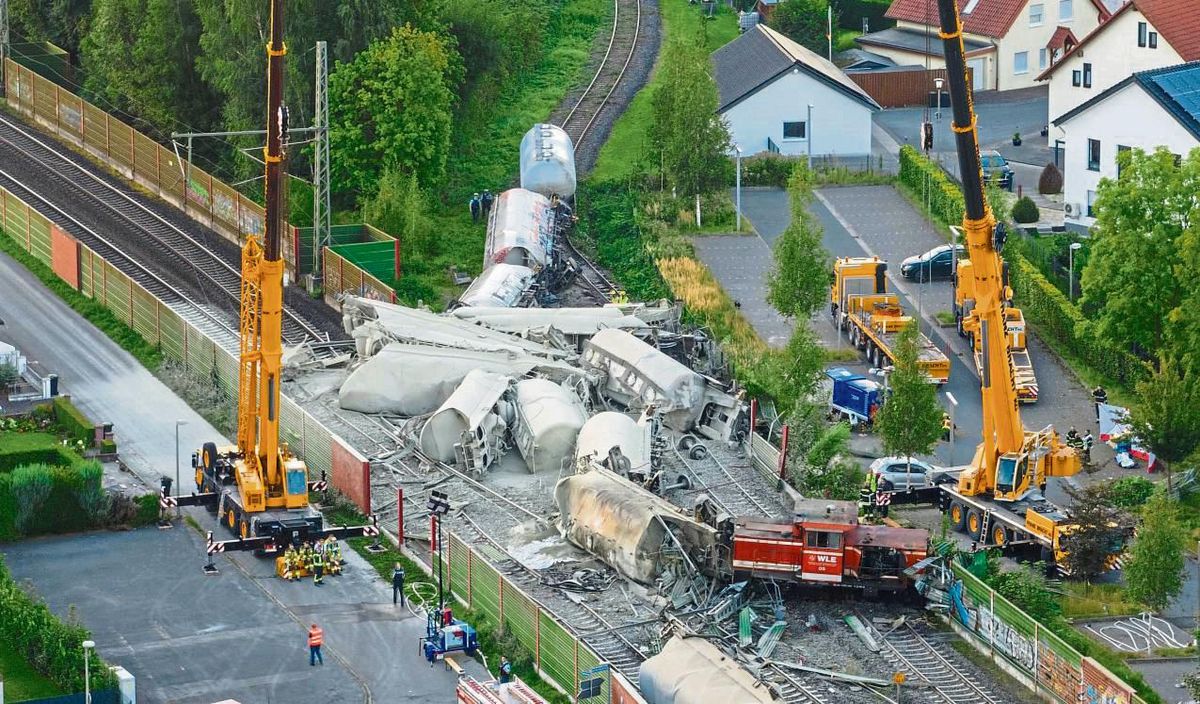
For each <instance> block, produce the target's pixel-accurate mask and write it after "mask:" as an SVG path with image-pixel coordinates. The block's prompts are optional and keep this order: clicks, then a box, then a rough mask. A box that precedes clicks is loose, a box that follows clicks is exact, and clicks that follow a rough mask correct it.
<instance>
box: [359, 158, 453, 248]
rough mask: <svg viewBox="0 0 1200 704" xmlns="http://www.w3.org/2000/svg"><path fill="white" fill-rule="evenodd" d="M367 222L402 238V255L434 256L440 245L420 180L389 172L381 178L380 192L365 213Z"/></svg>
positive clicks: (363, 211)
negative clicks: (436, 245) (429, 216)
mask: <svg viewBox="0 0 1200 704" xmlns="http://www.w3.org/2000/svg"><path fill="white" fill-rule="evenodd" d="M362 217H363V222H368V223H370V224H372V225H374V226H375V227H378V228H380V229H382V230H383V231H384V232H387V233H388V234H390V235H392V236H394V237H397V238H399V240H400V246H401V248H402V252H407V253H410V254H415V253H419V254H422V255H425V256H427V257H428V256H430V255H432V254H433V253H434V252H433V250H434V245H435V244H436V242H435V240H434V238H433V237H432V233H433V228H432V227H431V226H430V224H429V221H428V219H427V218H426V215H425V195H424V194H423V193H422V192H421V187H420V185H419V184H417V177H416V176H414V175H412V174H403V173H400V172H399V171H391V170H389V171H386V172H384V174H383V177H382V178H381V179H379V192H378V193H376V194H375V196H374V197H373V198H371V199H370V200H368V201H367V202H366V204H365V205H364V206H363V210H362Z"/></svg>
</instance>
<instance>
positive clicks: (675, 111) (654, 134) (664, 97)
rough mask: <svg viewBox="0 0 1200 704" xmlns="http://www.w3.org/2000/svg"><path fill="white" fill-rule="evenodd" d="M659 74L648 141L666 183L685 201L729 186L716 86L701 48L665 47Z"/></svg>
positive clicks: (691, 44) (693, 44)
mask: <svg viewBox="0 0 1200 704" xmlns="http://www.w3.org/2000/svg"><path fill="white" fill-rule="evenodd" d="M658 70H659V71H660V72H661V74H662V80H661V83H660V84H659V88H658V90H657V91H656V92H655V93H654V98H653V101H652V104H651V117H652V122H651V125H650V139H651V140H652V142H653V144H654V147H655V150H656V151H658V152H659V154H660V155H661V160H662V165H663V169H664V171H665V176H666V180H667V182H668V183H669V184H670V185H671V187H672V188H673V189H674V190H675V192H676V193H678V194H679V195H681V196H687V197H691V196H694V195H699V194H704V193H708V192H710V191H713V190H715V189H717V188H721V187H723V186H728V185H729V183H730V171H731V165H730V160H729V152H730V142H729V132H728V131H727V130H726V129H725V123H724V122H723V121H722V119H721V116H720V115H718V114H717V105H718V100H717V84H716V82H715V81H714V80H713V77H712V64H711V63H710V61H709V56H708V52H707V51H706V50H705V48H704V44H703V43H701V42H700V41H699V40H698V39H697V38H693V39H691V40H683V41H678V42H674V43H671V44H669V45H668V46H667V47H666V49H665V50H664V51H663V53H662V56H661V57H660V59H659V68H658Z"/></svg>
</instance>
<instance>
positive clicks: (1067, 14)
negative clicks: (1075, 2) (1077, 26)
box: [1058, 0, 1075, 22]
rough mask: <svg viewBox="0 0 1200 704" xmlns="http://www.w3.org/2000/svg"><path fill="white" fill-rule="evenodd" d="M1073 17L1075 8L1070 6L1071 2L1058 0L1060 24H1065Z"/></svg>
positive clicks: (1069, 0)
mask: <svg viewBox="0 0 1200 704" xmlns="http://www.w3.org/2000/svg"><path fill="white" fill-rule="evenodd" d="M1074 16H1075V8H1074V7H1073V6H1072V4H1071V0H1058V19H1059V21H1060V22H1066V21H1067V20H1069V19H1071V18H1072V17H1074Z"/></svg>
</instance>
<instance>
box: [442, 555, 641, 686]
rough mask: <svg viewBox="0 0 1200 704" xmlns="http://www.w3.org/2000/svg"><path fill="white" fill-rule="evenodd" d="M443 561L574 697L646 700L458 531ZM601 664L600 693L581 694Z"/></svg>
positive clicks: (470, 598)
mask: <svg viewBox="0 0 1200 704" xmlns="http://www.w3.org/2000/svg"><path fill="white" fill-rule="evenodd" d="M435 559H438V558H437V557H435ZM442 564H443V566H444V569H445V574H444V577H445V580H446V588H447V590H448V591H450V592H451V593H452V594H453V595H454V596H455V597H456V598H457V599H458V600H459V601H460V602H462V603H463V604H466V605H467V606H468V607H470V608H471V609H473V610H475V611H477V612H479V613H480V614H482V615H483V616H484V617H485V618H487V619H488V620H489V621H491V622H492V623H494V624H496V625H498V626H500V627H502V628H503V629H504V631H505V632H506V633H510V634H511V635H512V636H513V637H514V638H516V639H517V641H518V642H519V643H520V644H521V645H522V647H524V648H525V649H526V650H527V651H529V652H530V653H531V654H532V656H533V664H534V667H536V668H537V671H538V672H539V673H540V674H541V675H542V677H543V678H544V679H546V680H549V681H551V682H553V683H554V684H555V685H557V686H558V687H559V688H560V689H562V690H563V691H564V692H567V693H569V694H570V696H571V697H572V701H578V702H608V701H610V695H611V697H612V700H621V701H639V700H640V697H637V695H636V694H635V693H634V688H633V687H631V686H630V685H629V684H628V682H626V681H625V680H624V678H622V677H621V676H620V675H619V674H617V673H615V672H613V671H612V670H611V669H609V668H603V665H604V664H606V663H604V661H603V660H601V658H600V657H599V656H598V655H596V653H594V652H592V650H591V649H590V648H589V647H588V646H587V645H585V644H583V643H582V642H580V640H579V639H578V638H577V637H576V636H575V635H574V634H573V633H572V632H571V631H570V630H569V629H568V628H567V627H566V626H564V625H563V624H561V623H560V622H559V621H558V620H557V619H556V618H555V617H554V614H553V613H551V612H550V610H549V609H547V608H546V607H544V606H542V605H541V604H540V603H538V601H537V600H536V599H534V598H533V597H531V596H529V595H528V594H526V593H525V592H524V591H522V590H521V589H520V588H519V587H517V586H516V585H514V584H513V583H512V582H510V581H509V580H508V579H507V578H505V576H504V575H503V574H501V573H500V572H499V571H498V570H496V568H494V567H492V566H491V564H489V563H488V561H487V559H486V558H484V557H483V556H481V555H479V554H477V553H476V551H475V549H474V548H472V547H471V546H470V545H468V544H467V543H465V542H463V541H462V540H460V539H459V538H458V536H456V535H454V534H453V533H451V534H450V537H449V540H447V541H446V546H445V550H443V556H442ZM598 666H599V668H598ZM597 668H598V669H603V670H605V671H603V672H598V673H596V674H595V675H594V677H596V678H600V679H601V680H602V684H601V687H600V689H599V692H598V693H597V696H590V697H586V698H580V697H578V696H577V695H578V694H579V691H580V688H579V685H580V682H581V679H582V678H583V675H584V673H588V672H589V671H591V670H593V669H597ZM587 677H588V678H589V679H590V678H591V677H593V675H591V674H588V675H587ZM622 697H623V698H622ZM632 697H637V698H636V699H634V698H632Z"/></svg>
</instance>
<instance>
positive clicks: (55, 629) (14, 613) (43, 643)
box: [0, 555, 116, 692]
mask: <svg viewBox="0 0 1200 704" xmlns="http://www.w3.org/2000/svg"><path fill="white" fill-rule="evenodd" d="M0 633H3V634H4V645H5V647H6V648H8V649H9V650H12V651H13V652H15V653H19V654H21V655H22V656H24V658H25V659H26V661H28V662H29V664H30V665H31V666H32V667H33V669H35V670H37V671H38V672H40V673H41V674H42V675H44V676H46V677H48V678H49V679H50V680H52V681H53V682H54V683H55V684H56V685H58V686H59V687H61V688H62V689H65V690H66V691H68V692H81V691H83V684H84V683H83V645H82V644H83V641H85V640H87V639H88V638H89V637H90V636H91V634H90V633H88V631H87V629H85V628H84V627H83V626H80V625H79V624H77V623H71V622H67V623H64V622H63V621H61V620H60V619H59V618H58V617H57V616H55V615H54V614H53V613H52V612H51V611H50V608H49V607H47V606H46V604H45V602H43V601H42V600H40V599H38V598H36V597H34V596H32V595H30V594H29V593H27V592H26V591H25V590H24V589H22V588H21V586H20V585H19V584H17V583H16V582H15V581H14V580H13V578H12V576H11V575H10V574H9V572H8V568H7V567H6V566H5V564H4V557H3V556H2V555H0ZM90 671H91V684H92V690H93V691H96V690H101V689H109V688H112V687H114V686H116V682H115V678H114V677H113V675H112V673H111V672H110V671H109V669H108V667H107V666H106V665H105V664H104V662H102V661H101V660H100V659H99V658H97V657H95V656H92V657H91V662H90Z"/></svg>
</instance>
